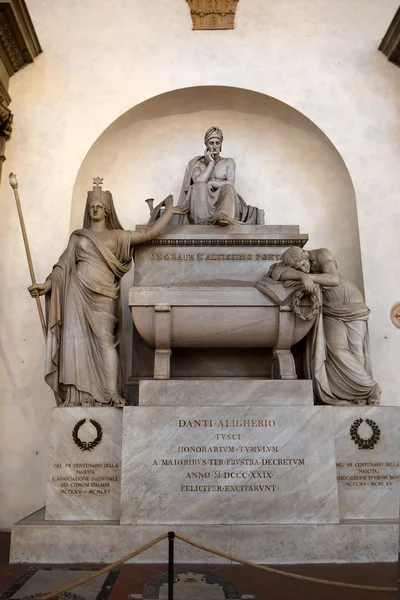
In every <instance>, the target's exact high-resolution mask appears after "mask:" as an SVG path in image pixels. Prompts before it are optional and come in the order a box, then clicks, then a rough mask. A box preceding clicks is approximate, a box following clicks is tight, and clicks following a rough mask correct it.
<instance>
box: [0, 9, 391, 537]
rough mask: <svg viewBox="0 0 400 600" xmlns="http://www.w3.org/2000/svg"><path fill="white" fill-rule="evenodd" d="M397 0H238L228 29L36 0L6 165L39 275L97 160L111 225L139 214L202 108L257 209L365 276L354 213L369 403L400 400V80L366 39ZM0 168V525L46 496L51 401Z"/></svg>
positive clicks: (76, 222)
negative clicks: (374, 384)
mask: <svg viewBox="0 0 400 600" xmlns="http://www.w3.org/2000/svg"><path fill="white" fill-rule="evenodd" d="M398 5H399V2H398V0H385V2H374V1H366V0H352V1H351V10H349V1H348V0H337V1H336V0H335V2H326V0H313V1H312V2H311V1H310V2H296V1H295V0H293V1H290V2H289V1H288V2H282V1H281V0H268V2H266V1H265V0H252V1H251V2H239V4H238V10H237V15H236V29H235V30H234V31H230V32H215V31H204V32H193V31H192V29H191V22H190V14H189V10H188V7H187V3H186V2H184V1H183V0H182V2H176V3H174V4H173V5H171V3H170V2H166V1H165V0H152V1H151V2H142V1H139V0H134V1H133V0H120V1H119V2H118V3H117V4H115V5H114V4H110V2H109V1H108V0H107V1H106V0H87V1H85V2H82V3H80V4H79V13H76V12H75V11H72V10H71V3H70V2H68V1H67V0H60V2H57V3H53V4H52V10H51V11H49V2H48V0H35V2H30V3H29V10H30V12H31V16H32V20H33V22H34V25H35V28H36V31H37V33H38V36H39V40H40V42H41V45H42V47H43V48H44V49H45V51H44V52H43V54H41V55H40V56H39V57H38V58H37V59H36V60H35V63H34V64H33V65H29V66H28V67H27V68H25V69H22V70H21V71H19V72H18V73H17V74H16V75H14V76H13V77H12V78H11V79H10V86H11V87H10V94H11V96H12V100H13V101H12V110H13V113H14V114H15V121H14V122H15V127H14V131H13V135H12V138H11V141H10V142H9V143H8V144H7V151H6V154H7V163H6V165H7V169H9V170H15V171H16V172H17V173H18V176H19V183H20V194H21V201H22V204H23V210H24V217H25V222H26V227H27V230H28V235H29V242H30V246H31V251H32V255H33V260H34V264H35V271H36V276H37V279H38V280H42V278H44V277H46V275H47V274H48V272H49V270H50V269H51V267H52V265H53V264H54V262H55V261H56V260H57V258H58V256H59V254H60V253H61V252H62V250H63V249H64V248H65V246H66V243H67V240H68V235H69V232H70V231H71V230H72V229H75V228H79V227H81V225H82V213H83V209H84V204H85V201H86V192H87V190H88V189H89V188H90V187H91V185H90V182H91V178H92V177H94V176H96V175H98V174H99V175H101V176H104V177H105V185H106V186H107V189H110V190H112V192H113V195H114V199H115V203H116V206H117V210H118V215H119V218H120V219H121V222H122V224H123V225H124V227H126V228H133V227H134V225H135V224H136V223H143V222H145V220H146V219H147V215H148V209H147V206H145V204H144V202H143V200H144V199H145V198H148V197H149V196H152V197H154V198H156V200H157V201H158V200H161V199H162V198H164V197H165V196H166V195H167V194H168V193H170V192H172V193H173V194H174V195H175V198H176V197H177V195H178V193H179V189H180V185H181V182H182V177H183V170H184V168H185V165H186V162H187V161H188V159H189V158H190V157H192V156H194V155H195V154H197V153H202V151H203V146H202V135H203V134H204V131H205V130H206V128H207V127H208V126H209V125H210V124H211V123H215V124H217V125H219V126H220V127H222V128H223V130H224V134H225V139H224V147H223V152H224V154H225V155H228V156H232V157H234V158H235V160H236V163H237V187H238V190H239V192H240V193H242V194H243V196H244V198H245V200H247V201H249V202H251V203H253V204H257V205H259V206H261V207H262V208H265V209H266V219H267V223H300V224H301V229H302V231H307V232H308V233H309V235H310V242H309V243H308V246H309V247H311V248H312V247H314V248H315V247H321V246H327V247H329V248H331V249H332V251H333V254H334V256H335V257H336V258H337V260H338V262H339V265H340V270H341V272H342V273H343V274H344V275H346V276H347V277H349V278H350V279H352V280H356V282H357V283H358V284H359V285H360V284H362V271H361V259H360V251H359V235H358V226H357V213H358V222H359V231H360V238H361V247H362V263H363V269H364V284H365V291H366V297H367V303H368V306H370V308H371V310H372V314H371V319H370V323H369V324H370V336H371V349H372V359H373V366H374V376H375V378H376V380H377V381H378V382H379V383H380V385H381V387H382V388H383V392H384V393H383V396H382V402H383V403H384V404H397V405H398V404H399V395H398V390H399V387H400V370H399V369H398V347H399V330H398V329H396V328H395V327H393V325H392V324H391V322H390V319H389V312H390V308H391V306H392V305H393V304H394V303H395V302H396V301H398V300H399V291H398V281H399V271H398V269H399V261H398V243H399V241H398V228H399V226H398V189H399V185H400V173H399V168H398V164H399V155H398V136H396V135H395V134H394V132H396V131H397V130H398V124H399V104H398V98H399V95H400V79H399V70H398V68H396V66H395V65H392V64H390V63H388V61H387V58H386V57H385V56H384V55H383V54H382V53H381V52H378V51H377V46H378V44H379V42H380V40H381V39H382V36H383V34H384V32H385V31H386V29H387V27H388V25H389V23H390V21H391V19H392V17H393V15H394V14H395V12H396V10H397V8H398ZM172 6H173V8H172ZM53 7H54V10H53ZM171 15H172V17H171ZM88 23H91V24H92V26H93V29H92V33H91V34H90V35H88V27H87V24H88ZM260 23H262V24H264V23H265V24H268V36H266V35H265V28H264V27H262V26H260ZM355 31H356V32H357V35H354V32H355ZM99 32H101V34H100V33H99ZM217 38H218V49H217V48H216V45H215V40H216V39H217ZM105 39H107V40H118V43H115V44H114V43H113V44H108V43H104V40H105ZM132 40H135V41H136V42H135V43H133V42H132ZM155 40H157V49H158V51H157V52H155V51H154V47H155ZM293 48H296V52H293ZM221 56H223V57H224V59H223V60H221V59H220V57H221ZM199 57H202V59H200V58H199ZM225 57H227V60H225ZM238 64H240V65H243V68H240V69H238V68H235V65H238ZM299 65H301V67H299ZM144 74H145V75H146V76H143V75H144ZM99 82H101V83H99ZM191 86H193V87H191ZM196 86H198V87H196ZM172 90H173V91H172ZM342 90H346V93H342ZM149 99H150V100H149ZM132 107H134V108H132ZM127 111H129V112H127ZM120 115H122V116H121V117H120ZM118 117H120V118H118ZM115 119H117V121H115ZM113 121H115V122H114V123H113ZM112 123H113V124H112ZM55 132H56V133H57V134H56V135H55ZM38 148H40V151H38ZM154 165H157V168H155V167H154ZM7 172H8V171H3V185H2V186H1V190H0V194H1V198H0V206H1V208H0V210H1V218H0V242H1V252H0V271H1V273H2V283H3V285H2V294H1V298H0V311H1V314H2V319H1V322H0V337H1V340H2V353H3V354H2V360H1V365H0V369H1V372H0V377H1V387H2V389H1V397H2V410H3V414H2V418H1V420H0V421H1V423H0V446H1V447H0V455H1V456H5V457H7V459H6V461H3V464H2V470H1V481H2V485H1V489H0V506H1V507H2V510H1V515H0V526H1V527H3V528H9V527H10V526H11V525H12V523H13V522H15V521H16V520H18V519H20V518H22V517H23V516H25V515H26V514H28V513H30V512H32V511H33V510H36V509H37V508H38V507H39V506H41V505H42V503H43V491H44V488H45V485H46V470H47V444H48V440H47V432H48V426H49V420H50V412H51V408H52V406H53V405H54V398H53V396H52V393H51V390H50V389H49V388H48V386H46V384H45V383H44V381H43V356H44V347H43V340H42V332H41V329H40V323H39V320H38V317H37V314H36V310H35V305H34V302H33V301H32V300H31V298H30V297H29V296H28V294H27V292H26V287H27V285H28V284H29V282H28V281H27V269H26V258H25V252H24V247H23V242H22V237H21V235H20V230H19V224H18V216H17V213H16V210H15V203H14V198H13V195H12V193H11V190H10V188H9V186H8V184H7V181H6V176H7ZM77 174H78V175H77ZM356 198H357V201H356ZM71 199H72V207H71ZM356 204H357V205H356ZM71 208H72V220H71ZM27 489H29V494H27V493H26V490H27Z"/></svg>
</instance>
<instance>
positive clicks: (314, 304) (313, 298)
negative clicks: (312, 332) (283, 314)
mask: <svg viewBox="0 0 400 600" xmlns="http://www.w3.org/2000/svg"><path fill="white" fill-rule="evenodd" d="M305 296H307V297H308V299H309V300H310V308H309V310H308V311H307V312H305V311H304V309H303V307H301V306H300V304H301V302H302V300H303V298H304V297H305ZM319 307H320V302H319V299H318V296H317V294H314V292H311V293H310V292H306V291H305V290H297V292H295V294H294V295H293V300H292V309H293V312H294V314H295V315H296V317H297V318H298V319H300V320H301V321H311V319H313V318H314V317H315V315H316V314H317V312H318V309H319Z"/></svg>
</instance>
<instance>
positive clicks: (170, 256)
mask: <svg viewBox="0 0 400 600" xmlns="http://www.w3.org/2000/svg"><path fill="white" fill-rule="evenodd" d="M280 259H281V254H277V253H271V254H261V253H255V252H231V253H229V254H224V253H222V252H220V253H211V252H190V253H186V252H153V253H152V254H150V260H153V261H164V260H168V261H174V260H178V261H179V260H180V261H182V260H189V261H190V260H191V261H194V260H196V261H203V262H204V261H213V260H229V261H232V260H234V261H256V260H258V261H260V260H261V261H263V260H264V261H265V260H280Z"/></svg>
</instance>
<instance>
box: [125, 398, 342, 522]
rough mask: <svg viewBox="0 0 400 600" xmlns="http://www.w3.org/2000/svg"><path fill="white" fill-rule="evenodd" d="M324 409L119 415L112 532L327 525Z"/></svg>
mask: <svg viewBox="0 0 400 600" xmlns="http://www.w3.org/2000/svg"><path fill="white" fill-rule="evenodd" d="M328 413H330V408H329V407H315V406H313V407H284V408H281V407H275V406H270V407H251V406H242V407H237V406H219V407H218V406H213V407H211V406H203V407H199V406H197V407H194V406H193V407H187V406H186V407H184V406H182V407H173V408H171V407H162V406H158V407H126V408H125V409H124V425H123V459H122V481H121V523H140V524H144V523H158V524H160V523H202V524H207V523H209V524H210V523H215V524H218V523H220V524H222V523H227V524H228V523H241V524H256V523H335V522H337V521H338V504H337V489H336V470H335V457H334V438H333V428H332V417H331V414H328Z"/></svg>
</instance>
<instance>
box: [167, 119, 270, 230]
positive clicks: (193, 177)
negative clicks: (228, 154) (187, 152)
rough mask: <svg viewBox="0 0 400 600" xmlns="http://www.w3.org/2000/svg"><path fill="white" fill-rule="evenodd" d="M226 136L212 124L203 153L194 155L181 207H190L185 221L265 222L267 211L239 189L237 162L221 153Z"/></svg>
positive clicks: (205, 223) (184, 183)
mask: <svg viewBox="0 0 400 600" xmlns="http://www.w3.org/2000/svg"><path fill="white" fill-rule="evenodd" d="M222 141H223V135H222V131H221V129H219V127H210V128H209V129H208V130H207V131H206V133H205V136H204V143H205V146H206V149H205V152H204V155H203V156H196V157H195V158H193V159H192V160H191V161H190V162H189V164H188V166H187V169H186V172H185V176H184V179H183V184H182V191H181V194H180V197H179V202H178V204H179V206H186V207H187V208H188V212H187V214H186V215H185V216H184V217H182V218H180V219H179V221H180V222H181V223H185V222H189V223H192V224H194V225H196V224H197V225H240V224H242V223H247V224H257V223H262V222H263V211H260V210H258V209H257V208H255V207H254V206H249V205H247V204H246V202H245V201H244V200H243V198H242V197H241V196H239V194H238V193H237V192H236V190H235V170H236V165H235V161H234V160H233V158H224V157H222V156H221V154H220V153H221V149H222Z"/></svg>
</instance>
